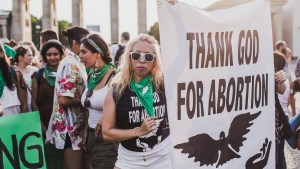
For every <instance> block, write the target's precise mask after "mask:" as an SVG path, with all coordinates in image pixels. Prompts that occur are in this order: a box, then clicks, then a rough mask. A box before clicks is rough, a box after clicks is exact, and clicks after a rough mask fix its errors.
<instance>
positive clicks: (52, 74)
mask: <svg viewBox="0 0 300 169" xmlns="http://www.w3.org/2000/svg"><path fill="white" fill-rule="evenodd" d="M56 71H57V70H56V69H52V68H50V67H48V66H46V67H45V76H46V80H47V82H48V83H49V85H50V86H52V87H53V86H54V84H55V78H56Z"/></svg>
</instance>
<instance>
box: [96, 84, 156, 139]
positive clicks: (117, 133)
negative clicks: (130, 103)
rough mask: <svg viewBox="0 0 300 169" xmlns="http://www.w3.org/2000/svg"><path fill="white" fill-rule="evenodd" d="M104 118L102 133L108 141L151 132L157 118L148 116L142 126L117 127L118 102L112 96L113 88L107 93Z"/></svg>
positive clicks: (130, 137)
mask: <svg viewBox="0 0 300 169" xmlns="http://www.w3.org/2000/svg"><path fill="white" fill-rule="evenodd" d="M102 118H103V119H102V133H103V138H104V140H106V141H123V140H128V139H132V138H136V137H140V136H143V135H146V134H148V133H150V132H151V131H152V130H154V128H153V127H154V126H155V118H147V119H145V120H144V121H143V123H142V125H141V127H137V128H134V129H126V130H125V129H118V128H116V103H115V101H114V99H113V97H112V88H111V89H110V90H109V91H108V92H107V94H106V97H105V100H104V107H103V117H102Z"/></svg>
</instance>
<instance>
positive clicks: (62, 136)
mask: <svg viewBox="0 0 300 169" xmlns="http://www.w3.org/2000/svg"><path fill="white" fill-rule="evenodd" d="M63 34H64V35H66V36H67V37H68V40H69V42H72V46H71V51H66V56H65V57H64V58H63V59H62V60H61V61H60V63H59V66H58V67H57V76H56V80H55V86H54V90H55V91H54V100H53V111H52V118H51V120H50V121H51V123H50V124H52V127H50V126H49V127H48V131H47V133H49V135H48V134H47V139H49V140H50V142H51V143H54V144H55V147H56V148H57V149H61V150H63V151H64V164H65V169H82V168H87V167H89V166H87V167H83V166H84V165H85V164H84V163H85V162H86V161H87V159H85V160H83V159H84V157H85V155H84V151H83V148H84V147H83V144H82V135H83V130H84V127H85V124H86V116H87V114H86V110H85V109H84V108H83V107H82V106H81V102H80V97H81V95H82V92H83V90H84V88H85V86H86V80H87V74H86V71H85V67H84V65H83V64H82V63H81V62H80V58H79V57H78V54H79V53H80V50H79V48H80V41H79V42H77V40H76V39H81V38H83V37H85V36H86V35H88V31H87V30H86V29H84V28H82V27H72V28H70V29H68V30H66V31H63ZM50 124H49V125H50ZM86 165H89V164H86Z"/></svg>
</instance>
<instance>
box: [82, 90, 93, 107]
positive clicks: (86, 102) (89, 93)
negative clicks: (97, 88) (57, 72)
mask: <svg viewBox="0 0 300 169" xmlns="http://www.w3.org/2000/svg"><path fill="white" fill-rule="evenodd" d="M92 95H93V90H91V89H89V90H88V91H87V92H86V97H85V100H84V103H83V104H84V107H85V108H87V107H90V106H91V102H90V100H89V98H90V97H92Z"/></svg>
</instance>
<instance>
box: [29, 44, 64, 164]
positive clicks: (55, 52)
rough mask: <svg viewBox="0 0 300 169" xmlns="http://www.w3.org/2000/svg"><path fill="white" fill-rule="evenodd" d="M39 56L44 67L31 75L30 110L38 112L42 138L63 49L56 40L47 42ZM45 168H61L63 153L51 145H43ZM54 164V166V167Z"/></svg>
mask: <svg viewBox="0 0 300 169" xmlns="http://www.w3.org/2000/svg"><path fill="white" fill-rule="evenodd" d="M41 55H42V57H43V60H44V62H45V63H46V66H45V67H44V68H40V69H39V70H38V71H37V72H35V73H33V75H32V77H31V78H32V98H31V99H32V109H33V110H34V111H39V113H40V118H41V126H42V133H43V138H44V139H45V134H46V131H47V128H48V125H49V121H50V118H51V114H52V110H53V99H54V82H55V78H56V72H57V67H58V65H59V63H60V60H61V59H62V58H63V55H64V47H63V45H62V44H61V43H60V42H59V41H58V40H49V41H48V42H46V43H45V44H44V45H43V46H42V48H41ZM45 158H46V161H47V168H52V167H51V166H55V168H57V169H59V168H63V166H64V161H63V159H64V158H63V151H62V150H58V149H56V148H55V146H54V145H53V144H45ZM54 164H55V165H54Z"/></svg>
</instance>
